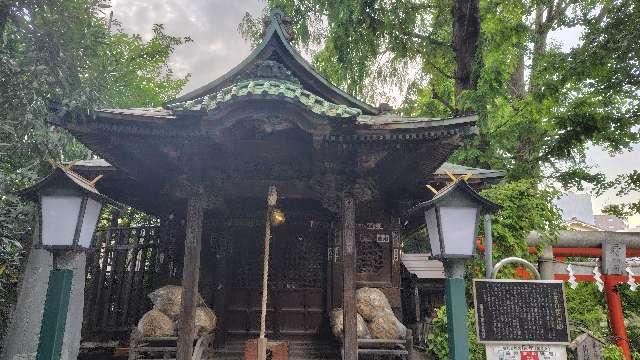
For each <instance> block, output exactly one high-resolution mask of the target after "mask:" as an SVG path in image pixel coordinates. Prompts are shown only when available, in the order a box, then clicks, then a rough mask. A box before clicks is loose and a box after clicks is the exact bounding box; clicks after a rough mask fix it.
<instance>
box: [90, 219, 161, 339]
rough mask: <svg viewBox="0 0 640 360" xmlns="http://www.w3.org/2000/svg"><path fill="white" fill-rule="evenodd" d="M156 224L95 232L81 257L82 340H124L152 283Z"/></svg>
mask: <svg viewBox="0 0 640 360" xmlns="http://www.w3.org/2000/svg"><path fill="white" fill-rule="evenodd" d="M159 239H160V227H159V226H141V227H131V228H111V229H106V230H101V231H96V233H95V235H94V239H93V246H92V249H91V250H90V251H89V252H88V254H87V269H86V285H85V307H84V322H83V327H82V338H83V341H101V340H115V339H126V338H128V336H129V334H130V331H131V328H132V327H133V326H135V325H136V323H137V321H138V320H139V319H140V317H141V316H142V314H144V312H146V311H148V310H149V309H150V308H151V303H150V301H149V299H148V298H147V294H148V293H150V292H151V291H152V290H153V288H154V286H155V285H156V281H157V277H158V271H159V267H158V266H157V265H156V264H157V262H158V248H159Z"/></svg>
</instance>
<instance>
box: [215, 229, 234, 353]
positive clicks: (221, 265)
mask: <svg viewBox="0 0 640 360" xmlns="http://www.w3.org/2000/svg"><path fill="white" fill-rule="evenodd" d="M215 234H216V239H215V241H216V264H215V279H214V284H215V291H214V308H215V310H216V315H217V317H218V321H217V324H216V339H215V345H216V346H219V347H223V346H224V345H225V342H226V334H225V332H226V326H225V315H226V314H225V300H226V297H227V293H226V289H227V256H229V254H230V253H231V249H230V245H231V243H230V241H229V231H228V229H227V228H226V227H225V226H224V225H223V224H217V225H216V233H215Z"/></svg>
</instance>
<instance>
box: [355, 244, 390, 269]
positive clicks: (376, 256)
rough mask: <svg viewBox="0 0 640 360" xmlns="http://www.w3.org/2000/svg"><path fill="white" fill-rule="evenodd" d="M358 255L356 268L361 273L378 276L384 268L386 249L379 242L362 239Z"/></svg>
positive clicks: (358, 245) (358, 247) (358, 246)
mask: <svg viewBox="0 0 640 360" xmlns="http://www.w3.org/2000/svg"><path fill="white" fill-rule="evenodd" d="M357 254H358V256H357V260H356V268H357V271H358V272H359V273H370V274H378V273H379V272H380V271H381V270H382V269H383V268H384V265H385V261H384V247H383V246H382V245H381V244H380V243H379V242H377V241H367V240H366V239H365V240H363V239H360V240H359V241H358V244H357Z"/></svg>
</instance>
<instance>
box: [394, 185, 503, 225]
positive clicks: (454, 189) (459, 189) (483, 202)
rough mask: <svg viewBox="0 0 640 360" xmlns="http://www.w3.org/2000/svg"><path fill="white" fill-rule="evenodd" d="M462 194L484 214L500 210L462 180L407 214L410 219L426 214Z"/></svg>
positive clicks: (448, 186)
mask: <svg viewBox="0 0 640 360" xmlns="http://www.w3.org/2000/svg"><path fill="white" fill-rule="evenodd" d="M460 193H462V194H463V195H466V197H467V198H469V199H470V200H472V201H473V202H475V203H477V204H478V205H479V207H480V209H481V211H482V212H484V213H494V212H496V211H498V210H500V205H498V204H496V203H494V202H491V201H489V200H487V199H485V198H483V197H482V196H480V194H478V192H476V191H475V190H473V188H471V186H469V184H468V183H467V182H466V181H465V180H464V179H462V178H460V179H457V180H456V181H454V182H452V183H450V184H449V185H447V186H446V187H444V188H443V189H441V190H440V191H438V193H437V194H436V195H435V196H434V197H433V199H431V200H429V201H425V202H421V203H420V204H418V205H416V206H414V207H412V208H411V209H409V211H407V213H406V216H407V217H410V216H411V215H414V214H416V213H420V212H424V211H425V210H428V209H430V208H432V207H434V206H436V205H437V204H438V203H440V202H442V201H444V200H446V199H447V198H449V197H451V196H452V195H453V194H460Z"/></svg>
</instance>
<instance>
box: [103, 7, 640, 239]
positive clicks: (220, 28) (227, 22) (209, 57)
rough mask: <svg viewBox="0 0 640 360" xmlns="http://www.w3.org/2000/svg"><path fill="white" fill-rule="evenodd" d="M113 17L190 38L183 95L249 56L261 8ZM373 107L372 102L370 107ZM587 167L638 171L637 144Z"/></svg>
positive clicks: (561, 35)
mask: <svg viewBox="0 0 640 360" xmlns="http://www.w3.org/2000/svg"><path fill="white" fill-rule="evenodd" d="M112 5H113V12H114V17H115V18H117V19H118V20H120V22H121V23H122V24H123V26H124V29H125V30H126V31H127V32H130V33H138V34H141V35H142V36H145V37H149V36H150V35H151V27H152V25H153V24H154V23H161V24H164V25H165V27H166V31H167V32H168V33H170V34H172V35H177V36H190V37H191V38H192V39H193V42H192V43H189V44H186V45H184V46H181V47H179V48H178V50H177V51H176V52H175V54H174V55H173V56H172V58H171V66H172V68H173V69H174V71H175V72H176V73H177V74H179V75H183V74H187V73H190V74H191V79H190V81H189V83H188V84H187V86H186V88H185V91H189V90H193V89H195V88H197V87H199V86H201V85H204V84H206V83H208V82H210V81H212V80H214V79H215V78H217V77H218V76H220V75H222V74H224V73H225V72H226V71H228V70H229V69H231V68H232V67H233V66H235V65H237V64H238V63H239V62H240V61H242V59H244V57H246V56H247V55H248V54H249V51H250V47H249V44H248V43H246V42H245V41H244V40H243V39H242V37H241V36H240V34H239V32H238V24H239V23H240V21H241V20H242V17H243V16H244V14H245V13H246V12H250V13H252V14H254V15H256V14H259V13H260V11H261V9H262V8H263V7H264V6H265V2H264V1H261V0H232V1H229V0H112ZM579 37H580V30H579V29H566V30H563V31H560V32H556V33H554V34H552V36H551V39H552V41H556V42H557V43H558V44H560V45H561V46H562V47H563V48H565V49H569V48H571V46H575V44H577V43H578V41H579ZM373 105H376V104H373ZM589 163H590V164H591V165H594V166H597V167H598V168H599V169H601V171H604V172H605V173H606V174H607V175H608V176H610V177H613V176H615V175H617V174H620V173H624V172H629V171H631V170H634V169H640V146H637V145H636V146H635V147H634V151H632V152H630V153H625V154H622V155H617V156H616V157H614V158H612V157H609V156H608V154H607V153H606V152H604V151H602V150H600V149H597V148H592V149H591V150H590V151H589ZM638 198H640V195H634V196H633V198H629V199H619V198H616V196H615V193H613V192H611V193H607V194H605V195H604V196H601V197H599V198H596V199H594V211H595V212H596V213H598V212H599V210H600V208H602V206H604V205H607V204H609V203H617V202H621V201H625V200H627V201H631V200H636V199H638ZM630 224H631V225H632V226H635V225H640V216H635V217H633V218H632V219H630Z"/></svg>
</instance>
